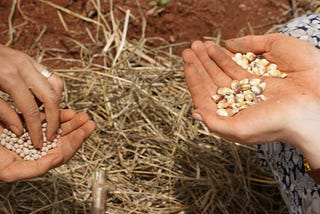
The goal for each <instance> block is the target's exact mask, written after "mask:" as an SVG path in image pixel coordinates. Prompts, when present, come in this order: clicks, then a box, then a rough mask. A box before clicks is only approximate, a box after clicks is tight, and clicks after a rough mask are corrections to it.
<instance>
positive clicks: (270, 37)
mask: <svg viewBox="0 0 320 214" xmlns="http://www.w3.org/2000/svg"><path fill="white" fill-rule="evenodd" d="M283 36H284V35H282V34H266V35H260V36H252V35H250V36H244V37H240V38H236V39H230V40H227V41H226V47H227V49H228V50H230V51H232V52H234V53H236V52H240V53H246V52H253V53H255V54H262V53H265V52H269V51H270V49H271V47H272V44H273V42H274V41H276V40H277V39H279V38H281V37H283Z"/></svg>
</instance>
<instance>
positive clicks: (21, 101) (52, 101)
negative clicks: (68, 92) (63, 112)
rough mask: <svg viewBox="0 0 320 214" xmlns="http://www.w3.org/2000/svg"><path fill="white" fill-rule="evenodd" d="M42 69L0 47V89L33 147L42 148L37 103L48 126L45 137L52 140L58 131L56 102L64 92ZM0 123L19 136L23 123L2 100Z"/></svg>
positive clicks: (57, 78)
mask: <svg viewBox="0 0 320 214" xmlns="http://www.w3.org/2000/svg"><path fill="white" fill-rule="evenodd" d="M44 68H45V67H44V66H43V65H41V64H39V63H37V62H35V61H34V60H33V59H32V58H31V57H29V56H28V55H26V54H24V53H23V52H20V51H17V50H13V49H11V48H8V47H5V46H3V45H0V74H1V75H0V88H1V90H3V91H5V92H6V93H8V94H9V95H10V96H11V97H12V99H13V101H14V103H15V105H16V106H17V108H18V109H19V111H21V113H22V115H23V119H24V122H25V123H26V126H27V129H28V131H29V133H30V136H31V140H32V143H33V145H34V146H35V147H36V148H40V147H42V139H43V136H42V132H41V123H40V112H39V108H38V105H37V101H36V100H39V101H40V102H41V103H43V105H44V110H45V114H46V120H47V123H48V128H47V132H46V137H47V138H48V139H49V140H52V139H53V138H54V137H55V135H56V131H57V129H58V128H59V103H60V97H61V93H62V90H63V82H62V80H61V79H60V78H59V77H57V76H56V75H55V74H53V75H52V76H51V77H50V78H49V79H46V78H45V77H44V76H42V74H41V73H40V71H41V70H43V69H44ZM0 121H1V122H2V123H3V124H5V125H6V126H7V127H9V128H10V129H11V130H12V131H13V132H14V133H15V134H17V135H20V134H22V131H23V125H22V121H21V120H20V119H19V117H18V115H17V113H16V112H15V111H14V110H13V109H12V108H11V107H10V106H9V105H8V104H7V103H6V102H4V101H3V100H0Z"/></svg>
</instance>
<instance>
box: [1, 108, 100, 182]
mask: <svg viewBox="0 0 320 214" xmlns="http://www.w3.org/2000/svg"><path fill="white" fill-rule="evenodd" d="M60 121H61V129H62V134H61V137H60V138H59V140H58V146H57V147H56V148H54V149H52V150H50V151H49V152H48V154H47V155H45V156H43V157H41V158H40V159H38V160H32V161H30V160H28V161H25V160H22V159H21V158H20V156H18V155H17V154H16V153H14V152H12V151H9V150H7V149H5V148H3V147H1V146H0V180H1V181H5V182H12V181H17V180H22V179H27V178H33V177H37V176H40V175H42V174H44V173H46V172H47V171H49V170H50V169H53V168H55V167H58V166H60V165H62V164H65V163H66V162H67V161H68V160H70V159H71V158H72V157H73V156H74V154H75V153H76V151H77V150H78V149H79V148H80V146H81V145H82V143H83V142H84V141H85V140H86V139H87V138H88V137H89V136H90V135H91V134H92V132H93V131H94V129H95V123H94V122H93V121H91V120H89V119H88V116H87V115H86V114H85V113H79V114H76V113H75V111H73V110H62V111H61V113H60ZM1 130H2V127H1Z"/></svg>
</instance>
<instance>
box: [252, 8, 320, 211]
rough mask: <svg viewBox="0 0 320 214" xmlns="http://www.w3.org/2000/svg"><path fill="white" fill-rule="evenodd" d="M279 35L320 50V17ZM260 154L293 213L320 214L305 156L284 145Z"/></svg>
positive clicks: (319, 194)
mask: <svg viewBox="0 0 320 214" xmlns="http://www.w3.org/2000/svg"><path fill="white" fill-rule="evenodd" d="M279 32H280V33H284V34H286V35H289V36H292V37H296V38H299V39H302V40H305V41H308V42H310V43H312V44H313V45H314V46H315V47H317V48H320V14H309V15H304V16H301V17H298V18H295V19H293V20H291V21H290V22H288V23H287V24H286V25H285V26H284V27H283V28H281V29H280V30H279ZM319 60H320V59H319ZM319 72H320V71H319ZM319 114H320V112H319ZM257 151H258V157H259V158H261V159H262V161H263V164H264V165H265V166H266V167H268V168H269V169H270V171H271V172H272V174H273V175H274V178H275V180H276V181H277V182H278V187H279V190H280V192H281V195H282V197H283V200H284V202H285V203H286V205H287V207H288V210H289V212H290V213H293V214H309V213H312V214H313V213H315V214H316V213H319V214H320V185H317V184H316V183H315V182H314V180H313V179H312V178H311V177H310V176H309V175H308V174H307V173H306V172H305V170H304V166H303V156H302V154H301V153H300V152H299V151H298V150H297V149H295V148H294V147H292V146H290V145H288V144H285V143H281V142H272V143H266V144H261V145H257ZM319 156H320V154H319Z"/></svg>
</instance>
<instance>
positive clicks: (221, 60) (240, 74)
mask: <svg viewBox="0 0 320 214" xmlns="http://www.w3.org/2000/svg"><path fill="white" fill-rule="evenodd" d="M208 55H209V56H210V57H211V59H212V60H213V61H214V62H215V63H216V64H217V65H218V66H219V68H220V69H221V70H222V71H224V73H225V74H227V75H228V76H229V77H230V78H231V79H244V78H248V77H250V76H251V75H250V74H249V73H248V72H247V71H245V70H244V69H242V68H241V67H240V66H239V65H238V64H237V63H236V62H235V61H233V60H232V58H231V57H230V56H229V55H228V54H227V53H226V52H225V51H224V50H223V49H222V48H220V47H219V46H217V45H212V46H210V47H209V48H208ZM212 75H213V74H212ZM229 85H230V84H229Z"/></svg>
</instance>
